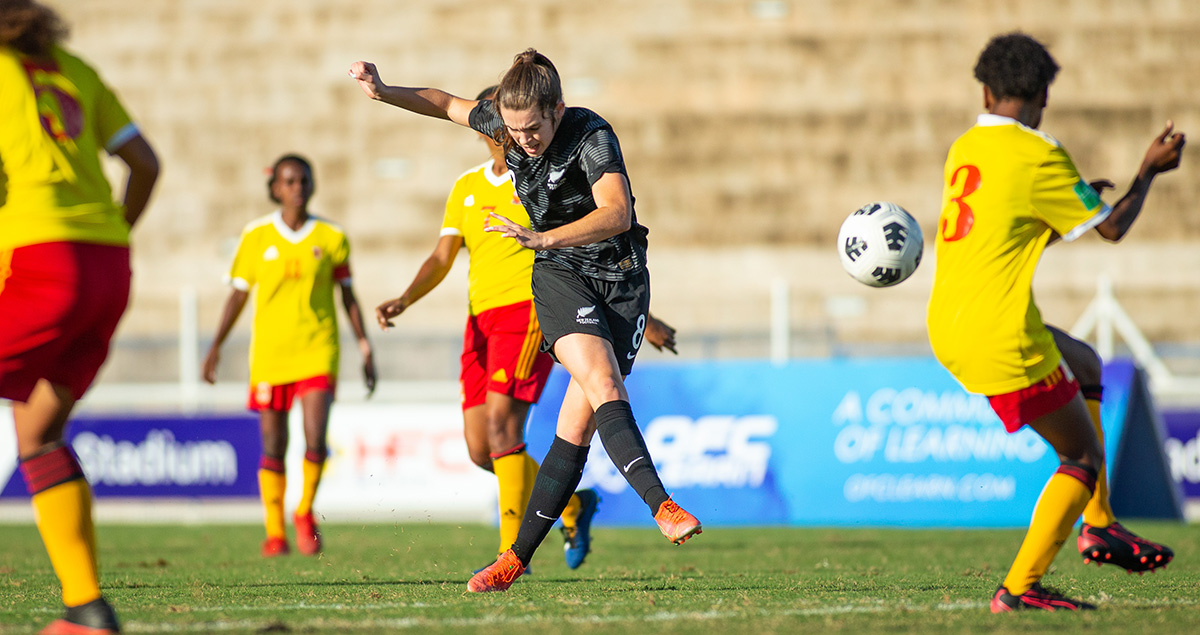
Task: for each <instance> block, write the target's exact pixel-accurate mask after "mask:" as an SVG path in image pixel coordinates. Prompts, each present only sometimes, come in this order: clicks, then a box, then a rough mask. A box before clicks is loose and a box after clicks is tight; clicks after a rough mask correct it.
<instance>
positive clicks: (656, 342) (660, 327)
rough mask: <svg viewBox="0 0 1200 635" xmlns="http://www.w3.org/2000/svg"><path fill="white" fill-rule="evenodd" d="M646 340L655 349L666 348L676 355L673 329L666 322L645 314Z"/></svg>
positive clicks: (677, 352)
mask: <svg viewBox="0 0 1200 635" xmlns="http://www.w3.org/2000/svg"><path fill="white" fill-rule="evenodd" d="M646 341H647V342H650V345H651V346H653V347H654V348H655V349H657V350H660V351H661V350H662V349H664V348H665V349H667V350H668V351H671V352H672V353H675V354H676V355H678V354H679V351H677V350H675V329H674V328H673V327H672V326H671V325H670V324H667V323H666V322H663V321H662V320H660V319H658V318H656V317H654V316H653V315H650V314H649V313H647V314H646Z"/></svg>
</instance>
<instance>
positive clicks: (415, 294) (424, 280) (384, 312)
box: [375, 236, 463, 331]
mask: <svg viewBox="0 0 1200 635" xmlns="http://www.w3.org/2000/svg"><path fill="white" fill-rule="evenodd" d="M462 245H463V238H462V236H442V237H441V238H439V239H438V242H437V245H436V246H435V247H434V248H433V253H431V254H429V257H428V258H426V259H425V262H424V263H422V264H421V268H420V269H418V270H417V275H416V276H415V277H413V281H412V283H411V284H409V285H408V289H406V290H405V291H404V293H403V294H401V296H400V297H398V298H393V299H391V300H387V301H386V302H383V303H382V304H380V305H379V306H377V307H375V321H376V322H378V323H379V328H381V329H383V330H384V331H386V330H388V328H389V327H392V326H395V324H394V323H392V318H394V317H398V316H399V315H400V314H401V313H404V311H405V310H406V309H408V307H410V306H412V305H413V304H415V303H416V301H417V300H420V299H421V298H423V297H425V294H427V293H429V292H430V291H433V290H434V288H436V287H437V286H438V285H439V284H441V282H442V280H444V279H445V278H446V274H448V273H450V268H451V267H453V266H454V259H455V258H456V257H457V256H458V250H459V249H461V248H462Z"/></svg>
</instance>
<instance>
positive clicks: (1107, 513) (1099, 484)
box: [1083, 399, 1116, 527]
mask: <svg viewBox="0 0 1200 635" xmlns="http://www.w3.org/2000/svg"><path fill="white" fill-rule="evenodd" d="M1084 403H1086V404H1087V408H1088V413H1089V414H1091V415H1092V425H1094V426H1096V436H1097V437H1099V438H1100V447H1104V428H1103V427H1102V426H1101V425H1100V400H1099V399H1087V400H1085V402H1084ZM1107 464H1108V459H1107V457H1105V465H1107ZM1114 520H1116V516H1114V515H1113V510H1112V505H1111V504H1110V503H1109V502H1108V470H1107V469H1106V467H1101V468H1100V473H1099V474H1097V475H1096V493H1095V494H1092V500H1090V501H1088V504H1087V507H1084V508H1083V522H1085V523H1087V524H1089V525H1093V526H1095V527H1107V526H1109V525H1111V524H1113V521H1114Z"/></svg>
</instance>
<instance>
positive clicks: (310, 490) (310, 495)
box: [296, 452, 325, 516]
mask: <svg viewBox="0 0 1200 635" xmlns="http://www.w3.org/2000/svg"><path fill="white" fill-rule="evenodd" d="M324 471H325V458H324V457H322V456H320V455H317V454H314V453H312V452H305V453H304V489H303V490H301V492H300V503H299V504H298V505H296V514H297V515H301V516H303V515H304V514H307V513H309V512H311V511H312V506H313V501H314V500H316V498H317V486H318V485H320V484H321V473H322V472H324Z"/></svg>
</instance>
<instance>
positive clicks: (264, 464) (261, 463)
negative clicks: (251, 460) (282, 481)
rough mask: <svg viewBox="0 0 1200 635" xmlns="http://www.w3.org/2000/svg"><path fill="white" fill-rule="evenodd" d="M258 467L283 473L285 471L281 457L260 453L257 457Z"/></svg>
mask: <svg viewBox="0 0 1200 635" xmlns="http://www.w3.org/2000/svg"><path fill="white" fill-rule="evenodd" d="M258 469H260V470H266V471H268V472H276V473H278V474H283V473H284V472H285V469H284V466H283V459H282V458H280V457H277V456H267V455H265V454H264V455H262V456H261V457H259V459H258Z"/></svg>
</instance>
